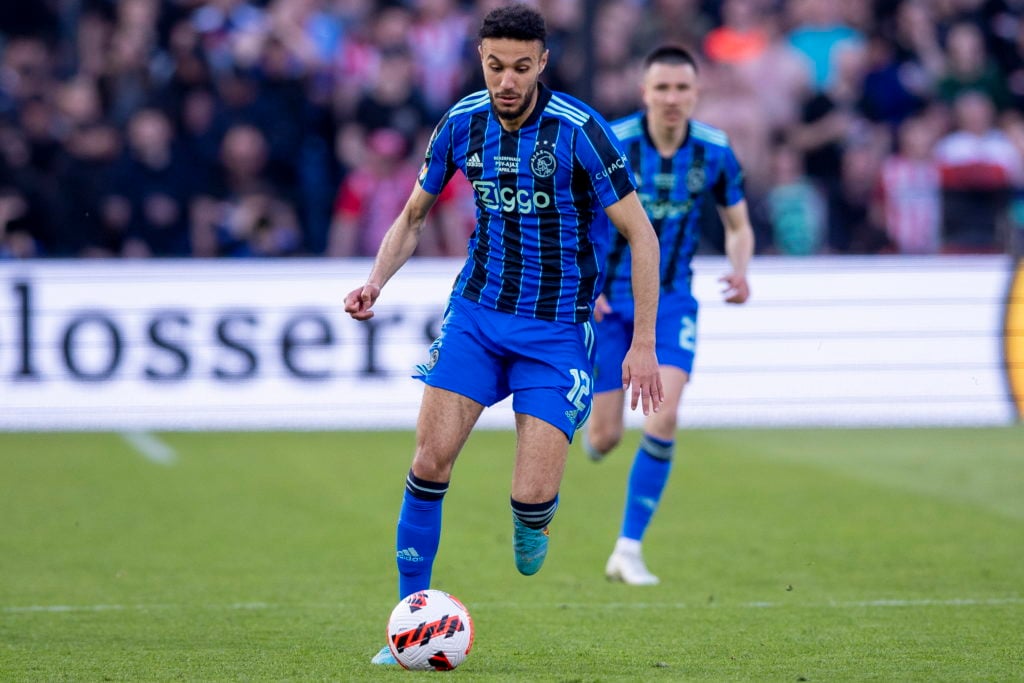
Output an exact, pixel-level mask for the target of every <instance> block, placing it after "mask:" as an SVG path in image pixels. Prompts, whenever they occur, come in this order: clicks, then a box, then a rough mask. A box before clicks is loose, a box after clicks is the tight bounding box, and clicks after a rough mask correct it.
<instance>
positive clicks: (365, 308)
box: [345, 282, 380, 320]
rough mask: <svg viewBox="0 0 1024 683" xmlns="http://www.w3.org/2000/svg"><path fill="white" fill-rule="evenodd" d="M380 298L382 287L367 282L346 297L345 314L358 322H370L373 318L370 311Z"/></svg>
mask: <svg viewBox="0 0 1024 683" xmlns="http://www.w3.org/2000/svg"><path fill="white" fill-rule="evenodd" d="M379 296H380V287H378V286H377V285H375V284H373V283H372V282H367V283H366V284H365V285H363V286H362V287H358V288H356V289H353V290H352V291H351V292H349V293H348V296H346V297H345V312H346V313H348V314H349V315H351V316H352V317H353V318H355V319H356V320H369V319H370V318H372V317H373V311H371V310H370V309H371V308H372V307H373V304H374V303H375V302H376V301H377V297H379Z"/></svg>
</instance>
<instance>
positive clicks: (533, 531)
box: [512, 413, 569, 576]
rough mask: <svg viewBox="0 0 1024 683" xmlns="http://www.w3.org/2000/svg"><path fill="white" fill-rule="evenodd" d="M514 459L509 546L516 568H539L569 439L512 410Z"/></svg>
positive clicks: (530, 571) (533, 571)
mask: <svg viewBox="0 0 1024 683" xmlns="http://www.w3.org/2000/svg"><path fill="white" fill-rule="evenodd" d="M516 440H517V443H516V462H515V469H514V470H513V473H512V523H513V538H512V546H513V551H514V555H515V562H516V569H518V570H519V572H520V573H521V574H525V575H527V576H528V575H530V574H536V573H537V572H538V571H540V568H541V565H543V564H544V558H545V557H547V552H548V524H549V523H550V522H551V519H552V518H553V517H554V516H555V510H556V509H558V489H559V487H560V486H561V484H562V475H563V474H564V473H565V461H566V458H567V457H568V454H569V439H568V438H567V437H566V436H565V434H564V433H563V432H562V430H560V429H558V428H557V427H555V426H553V425H551V424H549V423H547V422H545V421H543V420H541V419H539V418H536V417H533V416H532V415H525V414H522V413H517V414H516Z"/></svg>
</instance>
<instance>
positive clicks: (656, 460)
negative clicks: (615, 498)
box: [621, 434, 674, 541]
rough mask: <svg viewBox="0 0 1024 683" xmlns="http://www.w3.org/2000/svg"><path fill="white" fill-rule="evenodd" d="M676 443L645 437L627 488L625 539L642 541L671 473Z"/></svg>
mask: <svg viewBox="0 0 1024 683" xmlns="http://www.w3.org/2000/svg"><path fill="white" fill-rule="evenodd" d="M673 446H674V442H672V441H663V440H661V439H657V438H655V437H653V436H651V435H650V434H644V435H643V438H641V439H640V447H639V448H638V449H637V452H636V457H635V458H633V468H632V469H631V470H630V472H629V482H628V484H627V485H626V509H625V512H624V514H623V516H622V534H621V535H622V536H624V537H625V538H631V539H634V540H636V541H640V540H643V537H644V532H645V531H647V526H648V525H649V524H650V523H651V517H653V516H654V511H655V510H657V509H658V503H659V502H660V501H661V493H662V491H664V490H665V484H666V483H668V475H669V472H670V471H671V470H672V453H673Z"/></svg>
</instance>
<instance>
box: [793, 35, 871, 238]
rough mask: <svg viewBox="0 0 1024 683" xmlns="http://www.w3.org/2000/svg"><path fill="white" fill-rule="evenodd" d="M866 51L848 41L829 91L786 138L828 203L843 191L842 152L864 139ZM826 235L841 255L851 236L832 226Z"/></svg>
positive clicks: (809, 104)
mask: <svg viewBox="0 0 1024 683" xmlns="http://www.w3.org/2000/svg"><path fill="white" fill-rule="evenodd" d="M865 59H866V48H865V47H864V45H863V44H862V43H852V42H848V43H846V44H845V45H843V46H841V47H839V48H837V49H836V51H835V64H836V69H835V76H834V77H833V78H832V79H831V81H830V85H829V86H828V88H827V89H825V90H820V91H818V92H816V93H815V94H814V95H812V96H811V98H810V99H808V100H807V101H806V102H805V103H804V105H803V113H802V115H801V121H800V123H799V124H797V125H795V126H793V127H792V128H791V130H790V131H789V133H788V135H787V137H788V139H789V141H790V142H791V143H792V144H794V145H795V147H796V148H797V149H798V150H800V152H801V153H802V154H803V157H804V159H803V168H804V172H805V173H806V174H807V176H808V177H809V178H810V179H811V180H813V181H814V182H815V183H816V184H817V185H818V187H819V188H820V190H821V192H822V193H823V195H824V197H825V201H826V202H827V203H829V204H831V203H833V202H834V201H835V200H836V198H837V197H838V195H839V192H840V181H841V173H842V167H843V154H844V152H845V149H846V145H847V143H848V141H849V140H850V139H851V138H853V137H854V136H857V135H861V136H863V135H864V132H863V129H864V127H865V122H864V117H863V115H862V113H861V111H860V110H859V108H858V107H859V105H860V103H861V100H862V97H861V96H862V86H863V82H864V81H863V76H864V69H865V66H866V61H865ZM829 228H830V229H829V234H828V235H827V236H826V239H827V244H828V247H829V249H830V250H832V251H835V252H838V253H842V252H843V251H845V250H846V249H847V248H848V247H849V246H850V235H849V234H848V233H845V232H842V231H841V228H840V226H838V225H836V224H835V223H832V222H830V224H829Z"/></svg>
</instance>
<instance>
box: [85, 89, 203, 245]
mask: <svg viewBox="0 0 1024 683" xmlns="http://www.w3.org/2000/svg"><path fill="white" fill-rule="evenodd" d="M195 180H196V179H195V176H194V175H193V174H192V173H190V172H189V171H188V169H187V168H186V167H185V166H184V159H183V158H182V157H181V155H180V153H179V152H178V150H177V148H176V147H175V145H174V129H173V128H172V126H171V122H170V120H169V119H168V118H167V115H166V114H164V112H162V111H161V110H159V109H154V108H147V109H140V110H139V111H137V112H136V113H135V114H134V115H133V116H132V118H131V120H130V121H129V122H128V135H127V148H126V154H125V155H124V157H123V158H122V159H121V160H120V161H119V162H118V163H117V165H116V166H115V167H114V168H113V170H112V174H111V182H110V191H109V192H108V193H107V194H106V195H105V196H104V197H103V200H102V201H103V203H104V205H105V212H106V214H107V216H108V221H109V223H108V225H110V226H111V227H112V228H113V229H114V230H116V231H117V232H118V233H120V234H122V235H123V243H122V245H121V253H122V254H123V255H124V256H130V257H136V258H145V257H150V256H188V255H190V253H191V247H190V244H189V234H188V233H189V222H190V216H189V214H190V210H191V205H192V202H193V198H194V196H195V194H196V192H197V190H198V188H197V187H196V186H195V185H194V182H195Z"/></svg>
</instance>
